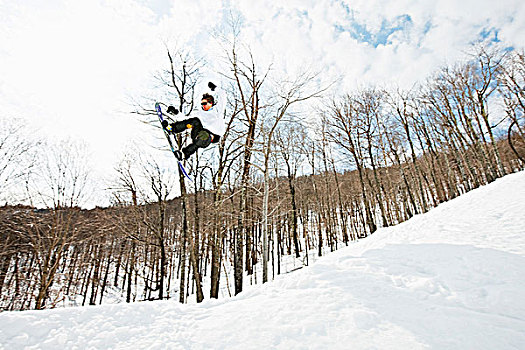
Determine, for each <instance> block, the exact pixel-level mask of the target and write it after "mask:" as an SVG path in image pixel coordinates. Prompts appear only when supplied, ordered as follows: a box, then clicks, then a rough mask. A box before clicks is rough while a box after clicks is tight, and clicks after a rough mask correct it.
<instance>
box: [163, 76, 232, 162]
mask: <svg viewBox="0 0 525 350" xmlns="http://www.w3.org/2000/svg"><path fill="white" fill-rule="evenodd" d="M208 87H209V88H210V91H206V92H205V93H204V94H203V95H202V98H201V109H200V110H197V111H195V112H194V113H192V114H191V115H192V117H191V118H188V119H185V120H181V121H177V122H175V123H171V124H170V123H168V121H167V120H163V121H162V127H163V128H164V129H165V130H167V131H168V132H171V133H173V134H177V133H181V132H183V131H185V130H191V140H192V143H191V144H189V145H187V146H186V147H184V148H182V150H180V151H179V150H176V151H175V152H174V153H175V156H176V157H177V159H178V160H182V159H188V158H189V157H191V155H192V154H193V153H195V152H197V149H199V148H206V147H208V146H209V145H210V144H212V143H217V142H219V139H220V138H221V136H223V135H224V132H225V131H226V125H225V123H224V110H225V107H226V103H225V102H226V96H225V94H224V92H223V91H222V90H221V89H220V88H219V87H218V86H217V85H215V84H214V83H213V82H209V83H208ZM167 112H168V113H171V114H177V113H178V111H177V110H176V109H175V107H173V106H169V107H168V110H167Z"/></svg>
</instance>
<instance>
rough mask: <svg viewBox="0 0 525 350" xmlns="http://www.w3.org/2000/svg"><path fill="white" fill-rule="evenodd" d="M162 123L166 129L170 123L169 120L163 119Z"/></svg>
mask: <svg viewBox="0 0 525 350" xmlns="http://www.w3.org/2000/svg"><path fill="white" fill-rule="evenodd" d="M161 124H162V127H163V128H164V129H166V128H167V127H168V125H169V124H168V121H167V120H163V121H162V122H161Z"/></svg>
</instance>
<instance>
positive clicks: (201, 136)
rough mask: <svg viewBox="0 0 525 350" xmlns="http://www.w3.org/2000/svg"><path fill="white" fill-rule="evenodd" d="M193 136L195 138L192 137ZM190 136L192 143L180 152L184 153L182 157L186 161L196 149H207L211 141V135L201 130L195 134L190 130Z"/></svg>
mask: <svg viewBox="0 0 525 350" xmlns="http://www.w3.org/2000/svg"><path fill="white" fill-rule="evenodd" d="M194 134H195V137H193V136H194ZM191 136H192V139H193V142H192V143H191V144H190V145H188V146H186V147H184V148H183V149H182V152H183V153H184V157H185V158H186V159H188V158H189V157H190V156H191V155H192V154H193V153H195V152H197V149H199V148H206V147H208V146H209V145H210V144H211V140H212V134H211V133H210V132H209V131H208V130H206V129H201V130H200V131H199V132H197V133H194V132H193V130H192V132H191Z"/></svg>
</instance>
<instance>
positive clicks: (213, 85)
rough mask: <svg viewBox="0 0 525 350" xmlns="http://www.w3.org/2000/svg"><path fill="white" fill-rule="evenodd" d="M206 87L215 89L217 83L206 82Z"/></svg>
mask: <svg viewBox="0 0 525 350" xmlns="http://www.w3.org/2000/svg"><path fill="white" fill-rule="evenodd" d="M208 87H209V88H210V89H211V91H215V88H216V87H217V85H215V84H214V83H212V82H211V81H210V82H209V83H208Z"/></svg>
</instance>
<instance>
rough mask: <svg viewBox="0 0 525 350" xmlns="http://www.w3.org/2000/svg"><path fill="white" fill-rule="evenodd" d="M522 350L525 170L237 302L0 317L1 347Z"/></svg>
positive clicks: (524, 324) (160, 303) (92, 308)
mask: <svg viewBox="0 0 525 350" xmlns="http://www.w3.org/2000/svg"><path fill="white" fill-rule="evenodd" d="M273 348H274V349H428V348H430V349H525V172H520V173H516V174H512V175H508V176H506V177H504V178H502V179H499V180H497V181H495V182H494V183H492V184H490V185H487V186H484V187H482V188H479V189H477V190H474V191H472V192H469V193H467V194H465V195H463V196H461V197H460V198H457V199H455V200H452V201H450V202H447V203H444V204H441V205H439V206H438V207H437V208H435V209H433V210H431V211H430V212H428V213H426V214H423V215H418V216H416V217H414V218H412V219H411V220H409V221H407V222H405V223H403V224H400V225H398V226H395V227H391V228H384V229H380V230H379V231H377V232H376V233H375V234H374V235H372V236H371V237H369V238H366V239H364V240H361V241H359V242H356V243H354V244H352V245H351V246H349V247H347V248H344V249H341V250H339V251H337V252H335V253H332V254H330V255H328V256H326V257H323V258H321V259H319V260H318V261H317V262H316V263H315V264H313V265H312V266H310V267H307V268H304V269H302V270H300V271H298V272H295V273H293V274H287V275H285V276H281V277H279V278H278V279H276V280H275V281H273V282H270V283H267V284H265V285H262V286H261V285H259V286H254V287H251V288H248V289H247V291H246V292H243V293H241V294H240V295H238V296H237V297H234V298H231V299H222V300H206V301H204V302H203V303H202V304H198V305H181V304H179V303H177V301H175V300H169V301H157V302H141V303H136V304H124V305H123V304H119V305H102V306H90V307H82V308H80V307H79V308H65V309H55V310H45V311H24V312H4V313H2V314H0V349H5V350H8V349H9V350H11V349H273Z"/></svg>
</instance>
